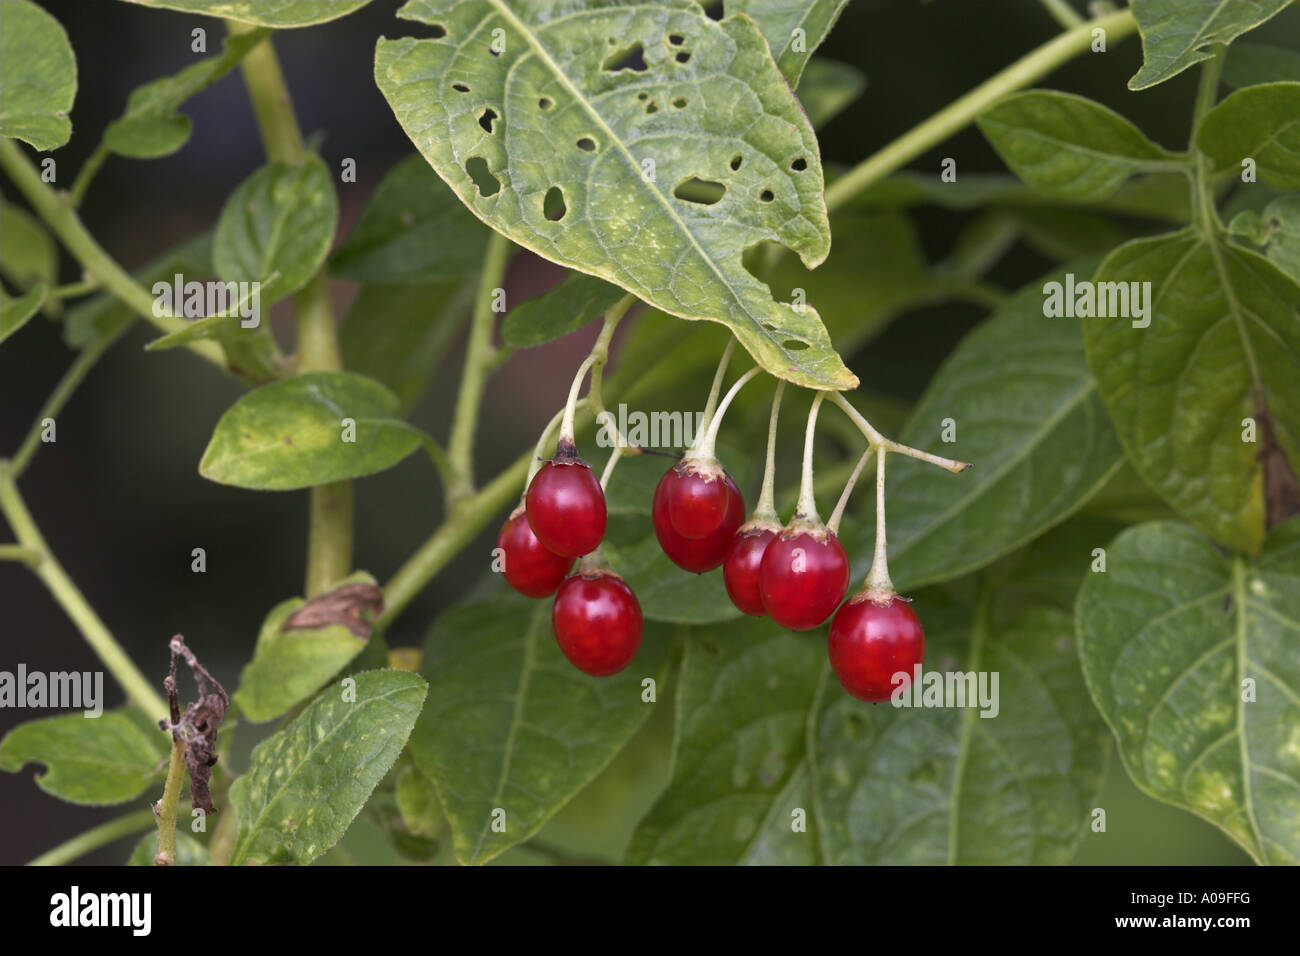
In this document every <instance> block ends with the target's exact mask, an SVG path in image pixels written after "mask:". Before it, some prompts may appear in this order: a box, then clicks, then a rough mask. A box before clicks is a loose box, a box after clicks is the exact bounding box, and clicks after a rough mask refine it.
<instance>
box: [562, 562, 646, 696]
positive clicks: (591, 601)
mask: <svg viewBox="0 0 1300 956" xmlns="http://www.w3.org/2000/svg"><path fill="white" fill-rule="evenodd" d="M551 626H552V627H553V628H554V629H555V640H556V642H557V643H558V644H559V645H560V650H562V651H563V652H564V656H565V657H567V658H568V659H569V662H570V663H571V664H573V666H574V667H576V668H578V670H580V671H583V672H584V673H587V674H591V675H592V676H593V677H608V676H609V675H610V674H617V673H618V672H619V671H621V670H622V669H623V668H624V667H627V665H628V664H630V663H632V658H634V657H636V652H637V648H639V647H640V646H641V605H640V604H638V603H637V599H636V595H635V594H633V593H632V589H631V588H630V587H628V586H627V582H626V581H624V580H623V579H622V578H621V577H619V576H618V575H617V574H615V573H613V572H612V571H597V572H594V573H579V574H575V575H574V576H573V577H571V578H569V579H568V580H567V581H565V582H564V583H563V584H562V585H560V590H559V592H558V593H557V594H556V595H555V605H554V606H553V607H552V608H551Z"/></svg>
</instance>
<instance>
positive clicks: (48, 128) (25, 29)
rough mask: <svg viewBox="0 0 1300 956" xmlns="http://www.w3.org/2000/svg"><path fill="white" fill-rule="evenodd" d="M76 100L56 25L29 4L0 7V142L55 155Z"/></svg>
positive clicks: (67, 51) (73, 70) (20, 0)
mask: <svg viewBox="0 0 1300 956" xmlns="http://www.w3.org/2000/svg"><path fill="white" fill-rule="evenodd" d="M76 96H77V60H76V57H74V56H73V54H72V46H71V45H70V44H69V43H68V34H67V33H65V32H64V30H63V27H62V26H61V25H60V24H59V21H58V20H56V19H54V17H52V16H50V15H49V14H48V13H46V12H45V11H44V10H42V9H41V8H40V7H38V6H37V5H36V4H34V3H30V2H29V0H10V2H7V3H0V136H12V137H14V138H15V139H21V140H23V141H25V142H27V143H30V144H31V145H32V146H34V147H35V148H36V149H39V150H41V151H42V152H45V151H48V150H51V149H58V148H59V147H60V146H62V145H63V144H64V143H66V142H67V141H68V138H69V137H70V136H71V135H72V123H71V121H70V120H69V119H68V111H69V110H71V109H72V101H73V100H74V99H75V98H76Z"/></svg>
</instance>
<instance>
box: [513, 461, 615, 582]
mask: <svg viewBox="0 0 1300 956" xmlns="http://www.w3.org/2000/svg"><path fill="white" fill-rule="evenodd" d="M527 505H528V507H527V512H526V513H527V515H528V524H529V526H530V527H531V528H532V529H533V534H535V535H537V540H538V541H540V542H541V543H542V546H543V547H544V548H546V550H547V551H550V552H551V553H552V554H558V555H560V556H561V557H565V558H577V557H581V556H582V555H584V554H591V552H593V551H595V550H596V548H598V547H599V546H600V542H601V539H603V538H604V537H605V492H604V491H602V490H601V488H600V482H599V481H597V480H596V476H595V475H593V474H592V473H591V469H590V468H589V467H588V466H587V465H586V464H585V463H583V462H581V461H579V460H577V459H576V458H566V457H564V456H562V455H557V456H556V457H555V459H554V460H553V461H548V462H547V463H546V464H544V465H542V467H541V469H540V470H539V471H538V472H537V474H536V475H534V476H533V480H532V482H531V483H530V484H529V486H528V496H527Z"/></svg>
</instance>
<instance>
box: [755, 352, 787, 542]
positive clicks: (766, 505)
mask: <svg viewBox="0 0 1300 956" xmlns="http://www.w3.org/2000/svg"><path fill="white" fill-rule="evenodd" d="M784 393H785V379H781V378H778V379H777V380H776V394H775V395H773V396H772V417H771V418H770V419H769V421H768V423H767V462H766V463H765V464H764V465H763V490H762V491H761V492H759V495H758V507H756V508H755V509H754V517H755V518H768V519H770V520H773V521H778V520H779V518H778V517H777V514H776V422H777V419H778V418H779V417H780V414H781V396H782V395H783V394H784Z"/></svg>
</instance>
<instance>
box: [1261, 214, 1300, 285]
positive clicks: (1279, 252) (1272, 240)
mask: <svg viewBox="0 0 1300 956" xmlns="http://www.w3.org/2000/svg"><path fill="white" fill-rule="evenodd" d="M1261 222H1262V224H1263V226H1264V228H1265V229H1266V230H1267V248H1266V249H1265V254H1266V255H1267V256H1268V258H1269V260H1270V261H1271V262H1272V263H1273V265H1275V266H1277V267H1278V268H1279V269H1281V270H1282V271H1283V272H1285V273H1286V274H1287V275H1289V276H1290V277H1291V278H1292V280H1294V281H1295V282H1296V283H1300V195H1294V196H1279V197H1278V198H1277V199H1274V200H1273V201H1272V202H1270V203H1269V204H1268V205H1267V206H1265V207H1264V212H1263V213H1262V215H1261Z"/></svg>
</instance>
